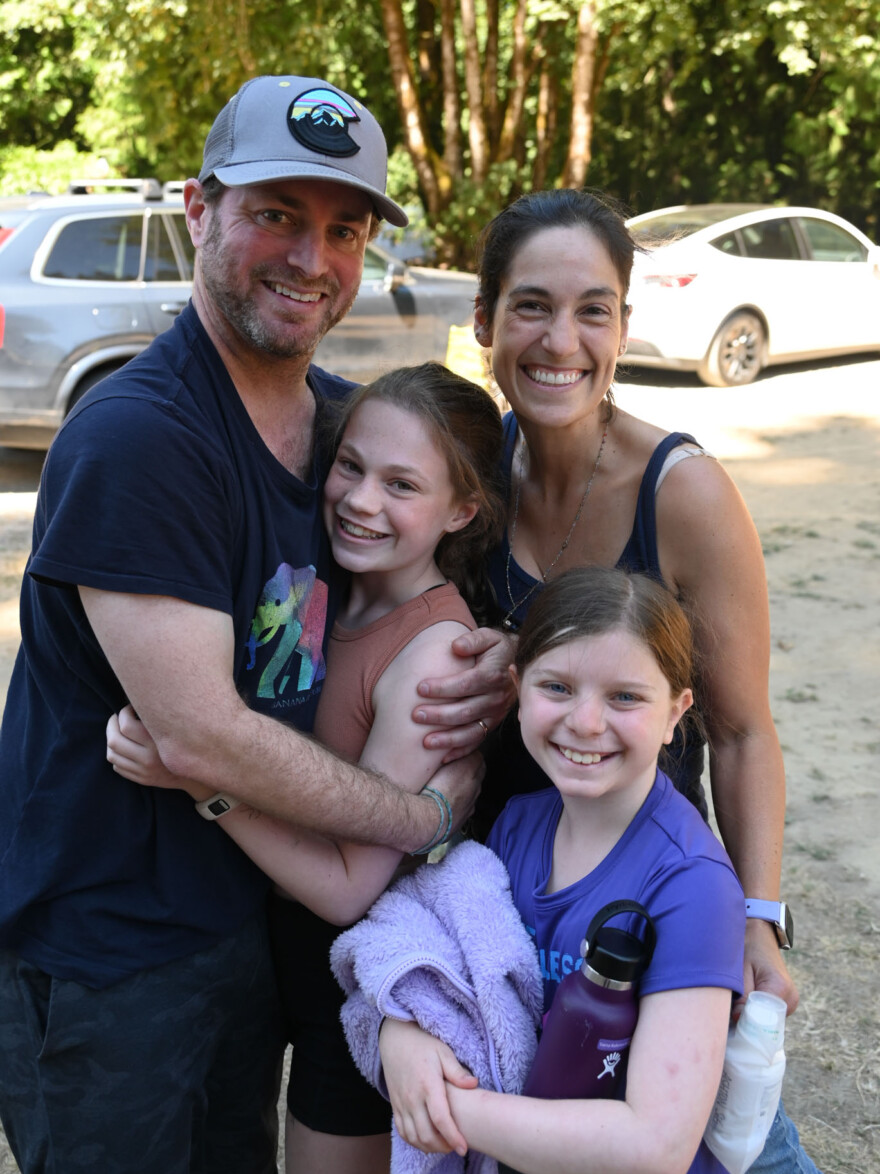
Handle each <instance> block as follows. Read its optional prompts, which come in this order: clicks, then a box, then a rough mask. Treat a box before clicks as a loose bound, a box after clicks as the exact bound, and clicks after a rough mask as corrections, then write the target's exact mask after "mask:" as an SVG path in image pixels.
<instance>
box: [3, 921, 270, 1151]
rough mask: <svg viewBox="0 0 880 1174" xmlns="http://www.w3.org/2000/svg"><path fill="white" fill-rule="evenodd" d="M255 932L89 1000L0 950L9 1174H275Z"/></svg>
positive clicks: (259, 930)
mask: <svg viewBox="0 0 880 1174" xmlns="http://www.w3.org/2000/svg"><path fill="white" fill-rule="evenodd" d="M280 1026H281V1025H280V1013H279V1005H278V997H277V989H276V986H275V976H274V973H273V970H272V964H271V957H270V954H269V947H268V940H267V933H266V925H265V920H264V919H263V918H257V919H255V920H254V921H252V922H249V923H248V924H247V925H245V926H244V927H243V928H242V929H240V930H238V931H237V932H235V933H232V934H231V935H230V936H229V937H228V938H224V939H223V940H222V941H221V942H219V943H218V944H217V945H215V946H212V947H210V948H209V949H207V950H202V951H199V952H198V953H196V954H192V955H190V956H188V957H186V958H180V959H177V960H175V961H172V962H168V963H166V964H165V965H164V966H159V967H157V968H156V969H154V970H147V971H142V972H141V973H139V974H134V975H131V976H130V977H129V978H127V979H123V980H122V981H121V982H118V983H115V984H114V985H113V986H110V987H106V988H104V989H102V990H93V989H91V988H90V987H86V986H82V985H80V984H79V983H76V982H70V981H67V980H64V979H58V978H53V977H52V976H51V975H48V974H45V973H44V972H43V971H42V970H40V969H38V968H37V967H36V966H34V965H32V964H31V963H30V962H27V961H26V960H25V959H23V958H21V957H20V956H19V955H17V954H15V953H13V952H12V951H9V950H0V1118H2V1120H3V1125H4V1128H5V1130H6V1134H7V1137H8V1138H9V1144H10V1146H11V1148H12V1152H13V1154H14V1155H15V1159H16V1161H17V1162H18V1165H19V1168H20V1170H21V1171H22V1174H44V1172H45V1171H47V1170H52V1171H54V1172H55V1174H95V1172H96V1171H100V1172H101V1174H131V1171H132V1170H137V1171H138V1174H275V1171H276V1159H275V1155H276V1147H277V1138H278V1115H277V1112H276V1108H275V1104H276V1098H277V1095H278V1084H279V1081H280V1076H281V1060H282V1058H283V1051H284V1049H283V1039H282V1035H281V1030H280Z"/></svg>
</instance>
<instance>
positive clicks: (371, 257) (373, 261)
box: [361, 245, 387, 281]
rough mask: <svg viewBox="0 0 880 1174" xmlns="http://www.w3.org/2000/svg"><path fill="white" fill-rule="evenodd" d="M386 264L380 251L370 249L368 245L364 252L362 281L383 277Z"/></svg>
mask: <svg viewBox="0 0 880 1174" xmlns="http://www.w3.org/2000/svg"><path fill="white" fill-rule="evenodd" d="M386 269H387V265H386V263H385V260H384V259H383V257H382V255H381V253H377V252H376V251H375V250H374V249H371V248H370V247H369V245H368V246H367V248H366V251H365V252H364V274H363V277H362V278H361V280H362V281H382V280H384V277H385V271H386Z"/></svg>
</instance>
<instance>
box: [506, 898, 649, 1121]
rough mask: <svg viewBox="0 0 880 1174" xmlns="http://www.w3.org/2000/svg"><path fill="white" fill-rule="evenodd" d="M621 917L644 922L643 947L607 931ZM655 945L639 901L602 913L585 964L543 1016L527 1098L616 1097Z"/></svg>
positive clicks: (637, 941)
mask: <svg viewBox="0 0 880 1174" xmlns="http://www.w3.org/2000/svg"><path fill="white" fill-rule="evenodd" d="M620 913H637V914H639V915H640V916H641V917H643V918H644V920H645V925H646V930H645V939H644V941H642V940H641V939H640V938H638V937H636V936H635V935H634V934H631V933H627V932H626V931H625V930H622V929H616V928H615V927H613V926H606V925H605V922H606V921H610V920H611V918H612V917H616V916H617V915H618V914H620ZM656 941H657V935H656V931H655V929H654V923H653V921H652V920H651V916H650V914H649V913H648V911H647V910H646V909H645V908H644V907H643V906H642V905H639V904H638V902H637V901H613V902H612V903H611V904H610V905H605V906H604V907H603V908H602V909H600V910H599V912H598V913H597V914H596V916H595V917H594V918H593V920H592V921H591V922H590V925H589V928H588V929H587V936H586V939H585V941H584V942H583V943H582V945H581V954H582V956H583V962H582V963H581V965H580V966H579V967H578V968H577V970H574V971H572V973H571V974H567V975H566V976H565V978H564V979H563V980H562V982H561V983H560V984H559V989H558V990H557V992H556V995H555V997H554V999H553V1002H552V1003H551V1005H550V1010H549V1011H548V1012H547V1014H546V1015H545V1016H544V1029H543V1032H542V1034H541V1041H540V1043H539V1044H538V1051H537V1055H536V1056H535V1061H534V1064H533V1065H532V1069H531V1071H530V1072H529V1075H528V1077H527V1079H526V1083H525V1087H524V1088H523V1096H527V1097H546V1098H548V1099H560V1098H581V1097H589V1098H593V1097H603V1098H606V1099H610V1098H612V1097H614V1096H615V1095H616V1093H617V1089H618V1087H619V1085H620V1082H621V1080H622V1078H623V1074H624V1072H625V1071H626V1061H627V1057H628V1054H629V1044H630V1040H631V1039H632V1034H633V1030H634V1028H635V1025H636V1020H637V1018H638V1014H639V1004H638V998H637V991H636V983H637V982H638V980H639V978H640V977H641V976H642V974H643V973H644V971H645V969H646V968H647V966H648V963H649V962H650V961H651V956H652V954H653V953H654V945H655V943H656Z"/></svg>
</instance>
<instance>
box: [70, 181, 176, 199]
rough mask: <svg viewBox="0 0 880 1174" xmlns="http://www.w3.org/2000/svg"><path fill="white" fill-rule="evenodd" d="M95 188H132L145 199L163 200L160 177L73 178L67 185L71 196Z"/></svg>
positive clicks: (79, 194) (84, 194) (87, 192)
mask: <svg viewBox="0 0 880 1174" xmlns="http://www.w3.org/2000/svg"><path fill="white" fill-rule="evenodd" d="M95 188H130V189H131V190H133V191H136V192H139V193H140V195H142V196H143V197H144V199H145V200H161V199H162V188H161V186H160V184H159V181H158V179H72V180H71V181H70V183H69V184H68V185H67V194H68V195H70V196H87V195H89V193H90V192H92V191H94V189H95Z"/></svg>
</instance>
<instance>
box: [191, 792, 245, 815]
mask: <svg viewBox="0 0 880 1174" xmlns="http://www.w3.org/2000/svg"><path fill="white" fill-rule="evenodd" d="M239 803H241V800H240V799H236V798H235V796H234V795H227V794H226V792H225V791H218V792H217V794H216V795H212V796H211V798H210V799H203V800H202V801H201V803H197V804H196V811H197V812H198V813H199V815H200V816H202V818H203V819H219V818H220V816H221V815H225V814H226V812H227V811H232V810H233V808H235V807H238V805H239Z"/></svg>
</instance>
